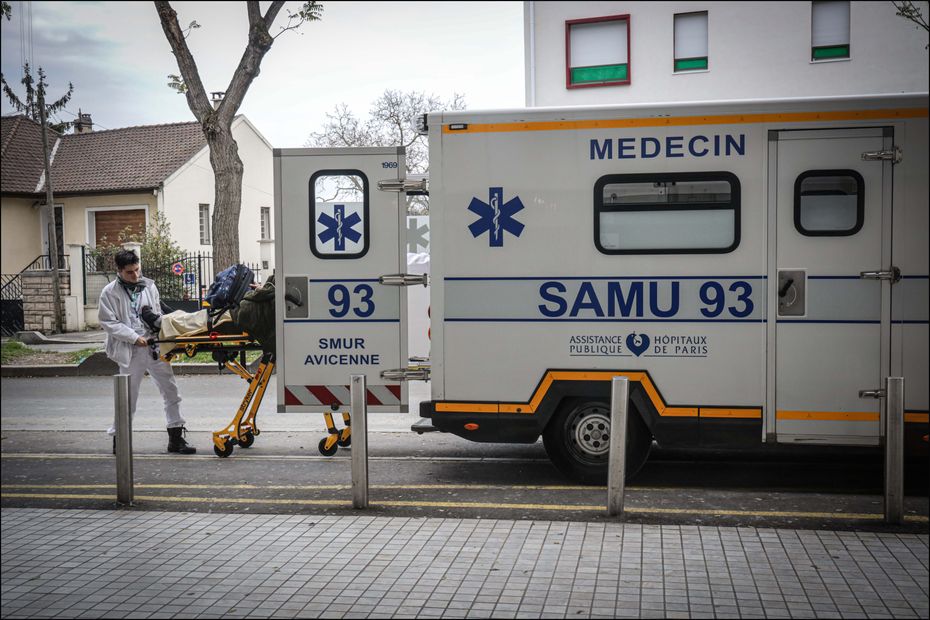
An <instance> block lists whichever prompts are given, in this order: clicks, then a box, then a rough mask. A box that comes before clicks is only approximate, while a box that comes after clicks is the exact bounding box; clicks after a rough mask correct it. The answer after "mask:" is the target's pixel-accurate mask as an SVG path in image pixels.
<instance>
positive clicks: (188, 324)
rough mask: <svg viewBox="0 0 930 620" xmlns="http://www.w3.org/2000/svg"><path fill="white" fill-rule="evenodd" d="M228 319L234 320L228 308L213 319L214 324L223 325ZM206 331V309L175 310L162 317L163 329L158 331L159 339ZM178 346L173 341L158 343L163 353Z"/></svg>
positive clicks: (160, 351) (194, 334)
mask: <svg viewBox="0 0 930 620" xmlns="http://www.w3.org/2000/svg"><path fill="white" fill-rule="evenodd" d="M228 321H232V316H231V315H230V314H229V311H228V310H227V311H226V312H224V313H223V314H221V315H220V316H219V317H217V318H216V320H214V321H213V325H222V324H223V323H226V322H228ZM206 332H207V311H206V310H198V311H197V312H184V311H183V310H175V311H174V312H172V313H171V314H166V315H164V316H163V317H161V330H160V331H159V332H158V339H159V340H176V339H178V338H183V337H184V336H196V335H198V334H205V333H206ZM177 346H178V345H176V344H174V343H171V342H166V343H163V344H160V345H158V348H159V353H160V354H161V355H167V354H168V353H170V352H171V351H173V350H174V349H175V348H176V347H177Z"/></svg>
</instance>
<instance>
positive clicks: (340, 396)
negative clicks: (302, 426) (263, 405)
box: [284, 384, 400, 406]
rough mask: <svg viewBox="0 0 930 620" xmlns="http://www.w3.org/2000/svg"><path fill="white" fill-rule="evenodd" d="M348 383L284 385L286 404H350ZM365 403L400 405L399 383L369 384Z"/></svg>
mask: <svg viewBox="0 0 930 620" xmlns="http://www.w3.org/2000/svg"><path fill="white" fill-rule="evenodd" d="M351 400H352V399H351V396H350V393H349V386H348V385H286V386H284V404H286V405H348V404H351ZM366 400H367V404H368V405H372V406H376V405H400V386H399V385H396V384H394V385H384V384H378V385H369V386H368V396H367V398H366Z"/></svg>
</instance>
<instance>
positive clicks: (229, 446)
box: [213, 439, 233, 459]
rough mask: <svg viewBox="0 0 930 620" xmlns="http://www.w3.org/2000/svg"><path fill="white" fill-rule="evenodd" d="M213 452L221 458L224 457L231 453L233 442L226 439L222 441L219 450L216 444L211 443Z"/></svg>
mask: <svg viewBox="0 0 930 620" xmlns="http://www.w3.org/2000/svg"><path fill="white" fill-rule="evenodd" d="M213 453H214V454H215V455H217V456H218V457H220V458H221V459H225V458H226V457H227V456H229V455H230V454H232V453H233V443H232V442H231V441H230V440H228V439H227V440H226V441H224V442H223V449H222V450H220V449H219V448H218V447H217V446H216V444H213Z"/></svg>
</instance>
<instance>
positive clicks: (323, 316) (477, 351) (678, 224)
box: [274, 93, 930, 483]
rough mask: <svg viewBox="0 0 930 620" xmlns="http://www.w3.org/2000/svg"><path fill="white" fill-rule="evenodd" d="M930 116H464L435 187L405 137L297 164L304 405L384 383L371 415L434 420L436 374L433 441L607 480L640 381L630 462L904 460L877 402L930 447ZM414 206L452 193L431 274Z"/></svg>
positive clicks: (295, 265) (294, 364) (292, 278)
mask: <svg viewBox="0 0 930 620" xmlns="http://www.w3.org/2000/svg"><path fill="white" fill-rule="evenodd" d="M927 120H928V95H927V93H917V94H902V95H888V96H868V97H854V98H849V97H844V98H808V99H792V100H765V101H763V100H750V101H732V102H714V103H692V104H679V103H674V104H662V105H654V106H642V105H636V106H614V107H604V106H597V107H573V108H563V109H555V108H535V109H527V110H510V111H480V112H469V111H454V112H439V113H431V114H428V115H426V116H424V117H423V118H422V119H420V121H419V125H420V130H421V131H422V132H424V133H426V134H427V135H428V140H429V152H430V168H429V170H430V171H429V179H428V182H427V181H426V180H422V179H408V178H405V175H404V170H405V163H404V149H403V148H352V149H277V150H276V151H275V154H274V174H275V213H276V218H275V223H276V235H277V236H276V239H277V243H276V251H277V255H276V260H277V271H278V274H279V279H278V282H279V286H278V300H277V302H278V308H279V309H280V311H279V313H278V324H277V334H278V336H277V338H278V342H277V351H278V364H279V366H278V382H277V390H278V394H277V396H278V403H279V410H282V411H300V412H327V411H328V412H332V411H343V412H344V411H347V409H348V406H349V389H348V384H349V376H350V375H351V374H354V373H361V374H365V375H366V376H367V389H368V395H367V398H368V409H369V411H375V412H377V411H395V412H396V411H407V410H408V408H409V400H408V389H407V387H408V383H409V382H410V381H415V380H428V381H429V386H430V397H429V399H428V400H426V401H424V402H421V403H420V404H419V412H418V413H419V415H420V416H422V417H423V418H426V420H427V421H426V423H425V424H427V425H428V426H429V429H436V430H438V431H442V432H445V433H452V434H454V435H458V436H459V437H463V438H465V439H469V440H472V441H478V442H504V443H532V442H536V441H538V440H539V438H540V437H542V439H543V442H544V444H545V448H546V451H547V453H548V454H549V456H550V458H551V460H552V461H553V463H554V464H555V465H556V466H557V467H558V468H559V469H560V470H561V471H562V472H564V473H565V474H566V475H567V476H569V477H571V478H573V479H575V480H578V481H581V482H586V483H597V482H602V481H603V480H604V479H605V477H606V464H607V451H608V443H609V442H608V437H609V433H610V424H611V420H610V396H609V394H610V380H611V379H612V378H613V377H615V376H626V377H628V378H629V379H630V382H631V384H630V402H629V421H628V431H627V445H628V450H627V454H628V457H627V462H628V472H630V473H635V471H636V470H638V469H639V468H640V466H641V465H642V464H643V462H645V460H646V459H647V457H648V455H649V452H650V449H651V447H652V446H653V445H654V444H657V445H658V446H661V447H663V448H684V449H736V450H744V451H747V450H760V451H761V450H770V449H772V448H773V447H779V446H785V445H805V446H855V447H860V448H862V447H867V446H873V447H876V448H877V447H880V446H881V445H882V442H883V426H882V420H883V416H884V411H883V408H884V401H883V400H880V399H875V398H868V396H869V395H870V394H872V395H874V394H875V390H878V389H880V388H882V387H883V385H884V379H885V378H886V377H889V376H902V377H904V378H905V412H906V413H905V427H906V430H905V436H906V444H907V449H908V450H909V451H911V452H914V451H916V452H918V453H923V454H926V452H927V432H928V415H927V412H928V386H927V383H928V379H927V377H928V262H930V260H928V221H930V220H928V211H930V209H928V195H930V193H928V176H930V175H928V125H927ZM407 193H420V194H423V193H428V195H429V219H430V222H429V224H430V231H429V233H430V246H431V254H430V274H429V276H426V275H424V274H422V273H411V272H410V270H408V268H407V260H406V256H407V253H406V247H407V238H406V236H407V232H408V228H407V226H406V207H405V205H406V194H407ZM281 284H284V285H283V286H281ZM426 284H429V315H430V323H429V329H430V341H429V342H430V351H429V362H428V363H426V362H424V361H423V360H416V361H415V362H413V363H411V362H410V360H409V359H408V358H409V352H408V346H407V342H408V334H407V326H408V323H409V322H410V321H409V319H410V317H409V316H408V314H410V311H408V305H407V295H408V289H409V288H410V287H423V286H425V285H426ZM286 294H288V297H289V299H296V300H300V303H299V304H297V303H292V302H291V301H285V295H286ZM421 311H422V309H420V310H417V312H421ZM860 393H861V395H860ZM424 428H425V427H424V426H420V427H417V428H415V430H424Z"/></svg>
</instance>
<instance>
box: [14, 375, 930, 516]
mask: <svg viewBox="0 0 930 620" xmlns="http://www.w3.org/2000/svg"><path fill="white" fill-rule="evenodd" d="M178 382H179V384H180V388H181V393H182V395H183V396H184V399H185V400H184V403H183V404H182V413H183V415H184V416H185V417H186V418H187V420H188V428H189V429H190V431H191V432H190V434H189V436H188V439H189V441H191V442H192V443H193V444H194V445H195V446H197V447H198V450H199V452H198V454H196V455H193V456H180V455H169V454H167V453H165V443H166V439H167V435H166V434H165V432H164V429H163V419H164V418H163V414H162V412H161V407H160V404H159V403H160V398H159V397H158V394H157V391H156V389H155V387H154V386H153V385H152V383H151V382H150V381H145V382H144V383H143V391H142V394H141V398H140V409H139V412H138V413H137V414H136V420H135V426H134V440H133V441H134V450H135V461H134V469H135V482H136V489H135V492H136V499H137V506H138V509H143V510H147V509H151V510H187V511H211V512H230V511H231V512H242V513H254V512H262V513H265V512H286V513H314V514H317V513H321V514H353V510H352V508H351V474H350V461H349V451H347V450H345V449H340V451H339V453H338V454H337V455H336V456H334V457H329V458H327V457H322V456H320V455H319V453H318V451H317V442H318V441H319V439H320V438H321V437H322V436H323V433H324V426H323V423H322V419H321V416H319V415H317V414H281V413H277V412H276V410H275V406H274V404H275V395H274V394H275V393H274V382H272V384H271V385H270V386H269V390H268V393H267V396H266V400H265V402H264V403H263V404H262V408H261V409H260V412H259V418H258V422H259V426H260V428H261V429H262V434H261V435H260V436H259V437H258V438H257V439H256V441H255V444H254V446H253V447H252V448H250V449H248V450H243V449H240V448H237V449H236V450H235V452H234V453H233V455H232V456H231V457H229V458H227V459H219V458H217V457H216V456H214V455H213V453H212V449H211V443H210V436H211V432H212V431H213V430H217V429H219V428H221V427H223V426H225V425H226V424H227V423H228V421H229V419H230V418H231V417H232V414H233V413H234V411H235V408H236V407H237V406H238V401H239V398H240V397H241V394H242V393H244V391H245V383H244V382H243V381H242V380H241V379H238V378H236V377H232V376H229V375H222V376H212V375H210V376H187V377H179V378H178ZM415 385H416V386H417V387H416V391H415V393H414V394H413V396H412V400H413V401H414V402H415V401H416V400H418V399H421V398H424V397H426V391H425V390H424V386H423V385H422V384H415ZM112 402H113V401H112V379H110V378H107V377H102V378H59V379H3V381H2V443H0V446H2V465H3V467H2V478H0V482H2V505H3V506H38V507H74V508H77V507H83V508H101V509H103V508H112V507H113V506H114V499H115V465H114V458H113V456H112V455H111V454H110V448H111V444H110V441H109V439H108V437H107V436H106V435H105V433H104V429H105V428H106V427H107V425H108V424H109V422H110V416H111V415H112V407H113V405H112ZM414 410H415V409H414ZM417 419H418V417H417V416H416V415H415V414H399V413H398V414H371V420H370V421H369V426H370V429H371V432H370V439H369V443H370V466H369V470H370V484H371V492H370V498H371V503H372V508H371V509H370V514H373V515H395V516H396V515H406V516H416V517H429V516H445V517H450V516H451V517H459V518H473V517H483V518H516V519H572V520H579V519H580V520H588V521H593V520H601V519H605V518H606V516H605V509H604V506H605V500H606V490H605V489H604V488H598V487H585V486H578V485H575V484H574V483H572V482H571V481H568V480H566V479H565V478H563V477H562V476H561V475H560V474H559V473H558V472H557V471H556V469H555V468H554V467H553V466H552V465H551V464H550V463H549V460H548V458H547V457H546V454H545V450H544V449H543V446H542V444H541V443H540V442H537V443H535V444H529V445H507V444H475V443H471V442H468V441H465V440H463V439H460V438H458V437H454V436H450V435H445V434H440V433H428V434H424V435H417V434H415V433H411V432H410V430H409V427H410V424H411V423H412V422H414V421H416V420H417ZM927 486H928V475H927V471H926V466H925V465H923V466H920V465H918V466H916V467H910V468H909V469H908V471H907V491H908V493H909V496H908V497H907V500H906V504H905V508H906V512H907V514H908V520H907V522H906V523H905V525H904V526H903V527H901V528H899V530H898V531H912V532H924V533H926V532H927V529H928V521H927V515H928V507H930V506H928V504H930V501H928V498H927ZM881 490H882V465H881V461H880V460H879V459H878V458H874V457H862V456H856V457H855V458H844V459H836V458H821V459H806V460H804V461H786V460H784V459H767V460H760V459H748V460H747V459H745V458H743V459H737V458H735V457H732V456H730V457H726V458H721V457H715V458H708V457H701V458H700V459H697V458H695V455H671V454H663V453H662V452H656V453H654V454H653V458H651V459H650V461H649V463H647V465H646V467H645V468H644V469H643V470H642V472H641V473H640V474H639V475H638V476H637V478H636V479H635V480H634V481H633V482H632V483H631V484H630V485H629V487H628V494H627V500H626V506H627V509H628V514H627V519H628V520H629V521H633V522H648V523H683V524H695V525H711V524H712V525H747V526H759V527H792V528H806V527H810V528H832V529H882V528H883V527H884V526H882V525H881V523H880V521H879V519H878V516H879V515H880V514H881V511H882V503H881Z"/></svg>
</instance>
